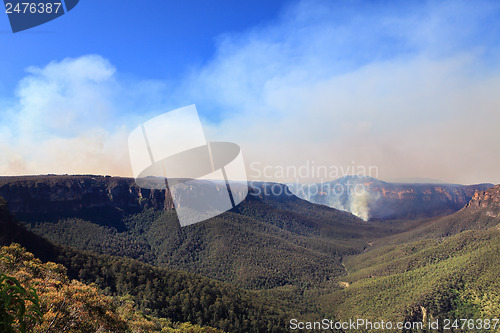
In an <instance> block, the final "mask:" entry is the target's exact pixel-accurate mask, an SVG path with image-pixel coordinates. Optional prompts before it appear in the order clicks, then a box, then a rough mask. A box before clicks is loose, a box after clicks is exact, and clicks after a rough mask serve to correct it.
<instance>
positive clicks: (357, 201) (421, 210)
mask: <svg viewBox="0 0 500 333" xmlns="http://www.w3.org/2000/svg"><path fill="white" fill-rule="evenodd" d="M492 186H493V184H477V185H457V184H425V183H388V182H384V181H381V180H378V179H375V178H371V177H361V176H346V177H342V178H339V179H337V180H334V181H331V182H325V183H320V184H297V183H291V184H288V187H289V188H290V190H291V192H293V193H294V194H295V195H296V196H298V197H299V198H302V199H305V200H308V201H310V202H313V203H317V204H321V205H325V206H328V207H332V208H336V209H340V210H344V211H348V212H351V213H352V214H354V215H356V216H358V217H360V218H362V219H363V220H365V221H367V220H373V219H408V218H425V217H434V216H442V215H447V214H451V213H453V212H456V211H458V210H459V209H461V208H462V207H463V206H465V205H466V204H467V202H468V201H469V200H470V199H471V198H472V196H473V195H474V193H475V192H476V191H484V190H486V189H487V188H490V187H492Z"/></svg>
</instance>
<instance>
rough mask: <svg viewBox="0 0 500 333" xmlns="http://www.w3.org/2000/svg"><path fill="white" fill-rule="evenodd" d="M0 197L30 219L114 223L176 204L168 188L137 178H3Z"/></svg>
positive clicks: (21, 215) (0, 179)
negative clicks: (146, 185)
mask: <svg viewBox="0 0 500 333" xmlns="http://www.w3.org/2000/svg"><path fill="white" fill-rule="evenodd" d="M0 197H3V198H4V199H5V200H6V201H7V205H8V207H9V210H10V211H11V212H12V213H14V214H15V215H16V216H17V217H18V218H21V219H23V220H28V221H29V220H38V221H40V220H44V219H50V218H53V217H75V216H76V217H85V218H88V219H91V220H100V221H98V222H100V223H101V224H102V223H104V224H108V225H113V224H115V222H116V221H119V220H120V219H121V217H122V216H123V214H129V213H135V212H138V211H141V210H142V209H147V208H154V209H157V210H168V209H173V207H174V205H173V201H172V198H171V196H170V193H169V192H168V190H165V189H158V190H150V189H143V188H140V187H138V186H137V185H136V184H135V181H134V179H133V178H120V177H109V176H90V175H89V176H55V175H54V176H50V175H49V176H19V177H0Z"/></svg>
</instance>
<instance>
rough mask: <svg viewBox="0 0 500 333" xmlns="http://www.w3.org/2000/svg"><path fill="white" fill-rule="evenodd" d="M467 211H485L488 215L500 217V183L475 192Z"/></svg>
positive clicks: (466, 208)
mask: <svg viewBox="0 0 500 333" xmlns="http://www.w3.org/2000/svg"><path fill="white" fill-rule="evenodd" d="M464 210H465V211H471V212H473V211H484V213H485V214H486V215H487V216H491V217H500V185H495V186H494V187H492V188H489V189H487V190H486V191H478V192H476V193H475V194H474V196H473V197H472V199H471V200H470V201H469V203H468V204H467V206H466V207H465V208H464Z"/></svg>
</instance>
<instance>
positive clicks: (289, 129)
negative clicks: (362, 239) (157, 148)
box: [0, 0, 500, 183]
mask: <svg viewBox="0 0 500 333" xmlns="http://www.w3.org/2000/svg"><path fill="white" fill-rule="evenodd" d="M208 4H209V5H208ZM499 16H500V4H498V3H497V2H495V1H475V2H473V3H472V2H466V1H404V2H388V1H387V2H386V1H320V0H316V1H315V0H310V1H309V0H306V1H266V2H264V1H262V2H259V1H252V2H241V1H240V2H236V1H214V2H207V1H183V2H179V1H176V2H174V1H163V0H161V1H160V0H147V1H138V0H131V1H114V0H106V1H91V0H81V1H80V3H79V5H78V6H77V7H75V9H73V10H72V11H70V12H69V13H67V14H66V15H63V16H62V17H60V18H58V19H56V20H54V21H52V22H49V23H47V24H44V25H42V26H40V27H37V28H34V29H31V30H27V31H25V32H20V33H16V34H12V33H11V32H10V26H9V24H8V21H7V17H6V15H4V16H0V17H1V18H0V25H1V26H0V41H1V45H2V46H3V48H2V52H1V53H0V61H1V62H0V153H1V155H0V174H33V173H99V174H112V175H130V167H129V163H128V155H127V135H128V133H129V132H130V130H132V129H133V128H134V127H135V126H137V125H138V124H139V123H141V122H143V121H145V120H147V119H149V118H151V117H153V116H155V115H158V114H161V113H163V112H166V111H169V110H172V109H174V108H178V107H182V106H185V105H189V104H196V106H197V108H198V111H199V113H200V116H201V118H202V121H203V122H204V125H205V131H206V135H207V137H208V138H209V139H212V140H224V141H231V142H236V143H239V144H240V145H241V147H242V149H243V152H244V157H245V161H246V163H247V167H248V170H249V171H250V173H252V172H254V171H255V168H256V165H259V166H266V165H268V166H290V165H295V166H301V165H304V164H306V163H307V162H308V161H309V162H311V161H314V163H315V164H316V165H326V166H336V167H339V168H341V167H345V166H350V165H353V164H355V165H360V166H366V167H370V166H376V167H377V168H378V170H379V172H378V176H379V177H380V178H383V179H393V178H406V177H424V178H436V179H441V180H444V181H449V182H456V183H474V182H483V181H489V182H496V183H498V182H500V174H498V170H499V169H500V154H499V153H500V149H499V144H498V142H500V134H499V133H500V131H498V129H497V127H498V124H499V123H500V112H499V108H500V101H499V98H498V96H499V94H498V91H499V89H500V58H499V56H500V19H499V18H500V17H499ZM252 163H253V164H252ZM250 165H253V167H250ZM254 173H255V174H254V175H252V174H250V177H251V178H252V176H254V177H253V178H258V176H257V173H258V172H257V171H255V172H254ZM275 178H276V179H273V180H278V181H292V180H293V179H285V178H286V177H282V176H281V175H276V177H275Z"/></svg>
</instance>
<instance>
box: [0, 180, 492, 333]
mask: <svg viewBox="0 0 500 333" xmlns="http://www.w3.org/2000/svg"><path fill="white" fill-rule="evenodd" d="M348 181H349V182H350V184H351V185H348V184H347V182H348ZM335 184H340V185H338V186H352V187H356V185H357V184H361V185H362V186H365V188H364V191H366V192H367V194H365V197H369V196H371V195H373V196H375V195H376V193H380V197H379V199H377V201H376V202H378V203H384V205H381V204H379V205H380V206H378V207H379V208H377V206H376V205H373V206H370V201H369V200H366V201H362V200H361V201H359V202H361V203H363V202H365V203H367V205H368V207H369V208H373V209H374V210H373V211H371V212H377V210H376V209H382V208H380V207H385V209H388V208H392V209H394V211H393V213H392V215H388V216H399V217H401V216H407V217H411V218H409V219H399V220H378V219H377V218H374V217H372V216H369V217H371V221H370V222H369V223H367V222H364V221H362V220H361V219H360V218H358V217H356V216H354V215H352V214H351V213H349V212H344V211H340V210H337V209H334V208H330V207H327V206H326V205H318V204H313V203H311V202H308V201H306V200H303V199H300V198H299V197H297V196H295V195H293V194H292V193H291V192H290V190H289V187H287V186H285V185H283V184H276V183H252V184H250V187H249V191H250V192H249V193H250V194H249V195H248V197H247V198H246V199H245V200H244V202H242V203H241V204H240V205H239V206H237V207H236V208H234V209H232V210H231V211H228V212H226V213H224V214H222V215H219V216H217V217H215V218H212V219H210V220H207V221H205V222H202V223H197V224H194V225H191V226H187V227H184V228H181V227H180V226H179V224H178V221H177V218H176V214H175V210H174V209H173V205H172V200H171V198H170V194H169V193H168V191H166V190H143V189H140V188H138V187H137V186H136V185H135V183H134V180H133V179H129V178H117V177H103V176H30V177H0V196H1V197H4V198H5V200H6V203H7V206H8V209H9V210H10V211H12V212H14V213H15V215H16V217H17V218H18V219H19V220H21V221H22V222H24V223H21V224H19V223H17V222H16V221H15V220H14V218H13V217H12V216H11V214H10V213H9V212H8V211H7V207H6V206H5V205H4V204H3V203H2V200H0V227H1V230H2V232H1V233H0V243H1V244H3V245H8V244H10V243H11V242H13V241H15V242H18V243H21V245H22V246H24V247H26V248H27V249H28V250H29V251H31V252H33V253H34V254H35V256H37V257H39V258H42V259H43V260H51V261H56V262H58V263H61V264H63V265H64V266H66V267H67V269H68V275H69V276H70V277H71V278H74V279H78V280H81V281H83V282H85V283H96V284H97V285H98V286H99V287H100V288H101V289H102V290H106V291H107V292H110V293H113V294H117V295H125V294H130V295H132V297H133V298H134V300H135V301H136V302H137V304H138V305H139V308H140V309H141V310H143V311H146V312H150V311H152V313H153V314H155V315H157V316H160V317H161V316H166V317H168V318H172V319H173V320H175V321H190V322H193V323H198V324H202V325H209V326H213V327H217V328H221V329H223V330H224V331H229V332H240V331H245V332H246V331H256V332H257V331H258V332H281V331H290V329H288V327H287V326H286V325H287V320H289V318H311V319H312V320H314V319H318V315H319V314H321V316H326V317H328V318H335V319H348V318H367V319H370V320H372V321H377V320H379V321H380V320H384V321H387V320H393V321H394V322H396V321H422V322H427V321H428V319H429V318H434V319H435V318H439V319H440V320H442V319H444V318H449V319H453V318H486V317H485V316H487V318H495V317H496V318H498V317H500V307H499V306H498V304H500V303H499V300H500V294H499V290H500V285H499V283H500V281H499V280H498V276H499V275H500V266H499V265H498V262H499V260H500V258H499V256H500V250H499V246H500V238H499V237H500V185H497V186H494V187H490V188H487V187H489V184H482V185H477V186H476V187H474V186H461V185H448V184H446V185H440V184H392V183H385V182H381V181H378V180H375V179H368V178H365V179H359V178H352V179H340V180H339V181H338V182H333V185H335ZM353 184H354V185H353ZM361 185H358V189H356V190H359V188H361ZM482 188H484V189H482ZM294 190H296V189H294ZM354 190H355V189H353V191H354ZM476 190H477V191H476ZM360 191H361V190H360ZM326 194H328V193H327V192H324V193H319V194H318V195H319V197H322V198H323V197H328V196H327V195H326ZM359 195H360V196H362V192H361V193H360V194H359ZM469 195H470V200H468V202H467V201H465V202H464V204H463V205H462V206H460V207H458V206H459V205H460V204H461V202H463V201H464V200H466V198H467V197H468V196H469ZM338 199H339V200H340V202H344V204H345V205H348V204H347V203H348V202H349V200H350V203H351V206H352V203H353V199H354V202H355V200H360V199H359V198H358V199H357V198H353V196H352V193H350V194H349V195H345V197H340V198H338ZM342 200H345V201H342ZM434 201H436V202H434ZM398 203H399V204H400V205H401V206H402V208H400V207H398ZM355 204H356V202H355ZM426 207H427V208H428V209H429V210H430V211H431V212H432V213H425V209H426ZM457 207H458V208H457ZM455 210H458V211H457V212H455V213H453V214H450V215H447V216H440V217H431V218H425V219H414V217H417V216H429V215H432V214H438V212H439V214H445V213H444V212H446V211H455ZM394 212H396V213H394ZM398 214H399V215H398ZM26 229H29V230H26ZM55 244H57V245H55ZM183 271H187V272H188V273H185V272H183ZM200 275H201V276H200ZM207 286H208V287H209V288H208V289H207ZM238 304H242V305H241V306H239V305H238Z"/></svg>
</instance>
